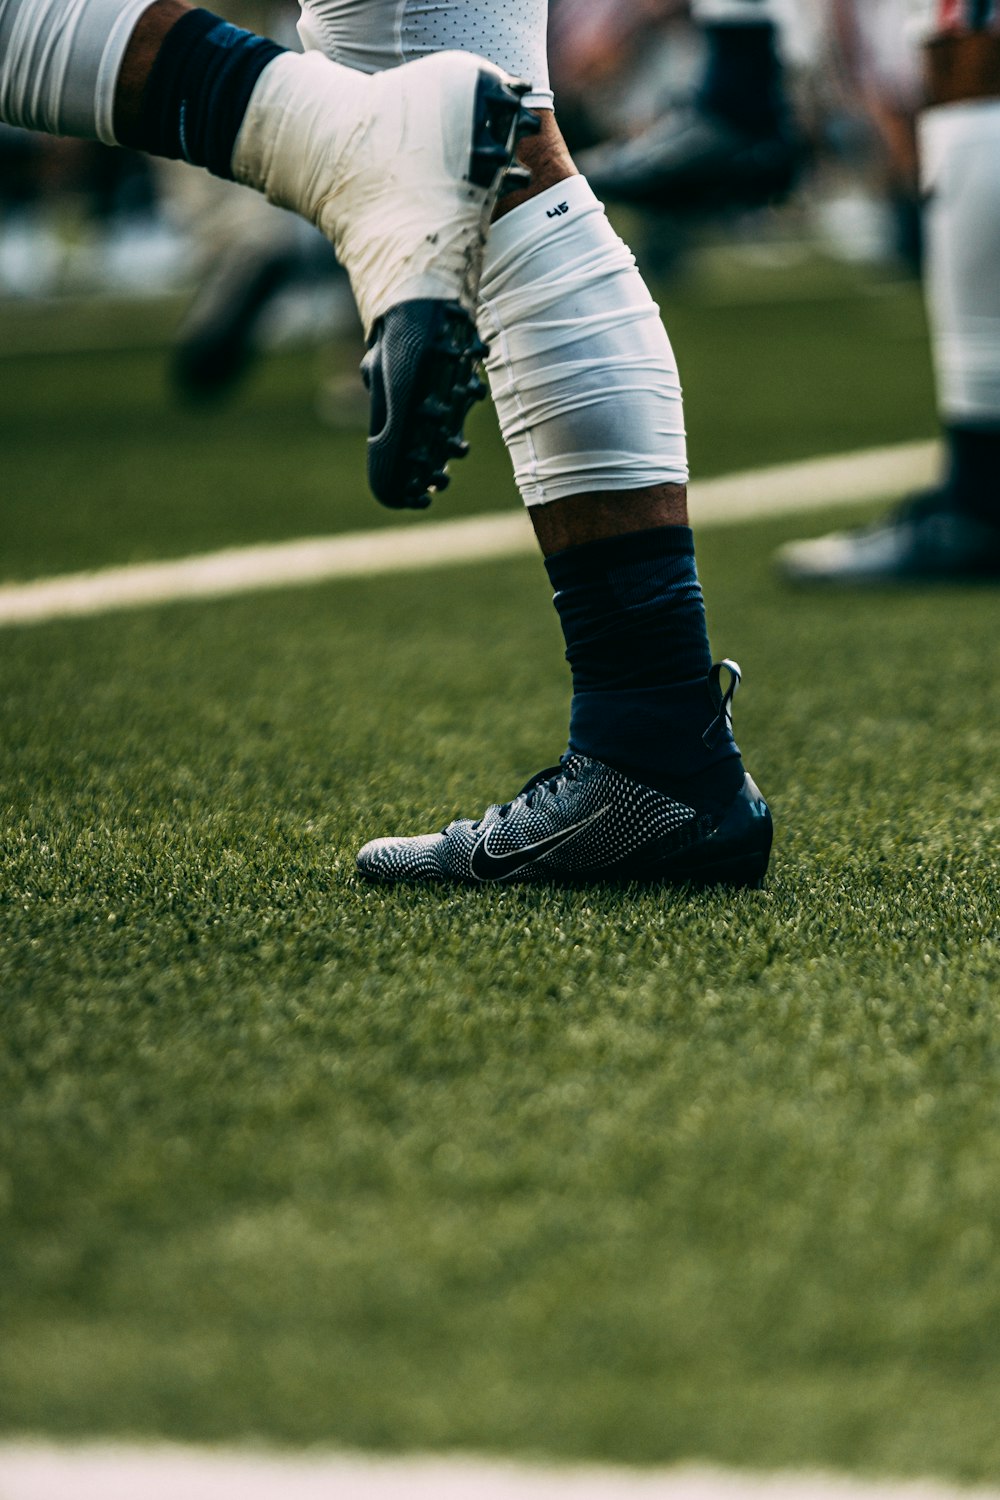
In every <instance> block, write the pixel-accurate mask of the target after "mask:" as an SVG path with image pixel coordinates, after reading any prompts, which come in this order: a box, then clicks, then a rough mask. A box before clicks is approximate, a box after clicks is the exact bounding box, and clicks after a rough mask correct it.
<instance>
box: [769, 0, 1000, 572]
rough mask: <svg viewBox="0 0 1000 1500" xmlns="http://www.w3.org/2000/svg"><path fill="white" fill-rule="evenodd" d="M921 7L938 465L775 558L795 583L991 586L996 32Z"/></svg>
mask: <svg viewBox="0 0 1000 1500" xmlns="http://www.w3.org/2000/svg"><path fill="white" fill-rule="evenodd" d="M920 9H921V11H922V12H924V13H925V14H926V21H927V23H929V25H930V26H931V27H932V28H933V30H932V34H931V35H930V36H929V38H928V40H927V43H926V75H927V86H928V98H929V104H928V107H927V108H926V109H925V110H924V111H923V114H922V116H921V119H920V122H919V124H920V149H921V158H922V161H921V175H922V179H923V185H924V189H925V195H926V202H927V207H926V211H925V238H926V266H925V292H926V297H927V305H928V312H929V315H930V322H931V330H932V338H933V349H934V358H935V374H936V382H937V395H938V409H939V412H940V416H941V422H942V426H943V428H944V434H945V440H946V444H947V457H948V462H947V466H946V471H945V475H944V478H943V480H942V482H941V484H940V485H938V486H937V487H935V488H934V489H933V490H930V491H928V492H926V493H924V494H920V495H916V496H913V497H911V498H910V499H908V500H906V501H904V502H903V504H902V505H901V506H899V507H898V509H897V510H895V511H894V512H892V513H891V514H890V515H889V516H888V517H886V518H885V519H884V520H883V521H880V522H878V523H876V524H875V525H874V526H871V527H865V528H863V529H860V530H857V531H852V532H842V533H836V534H834V535H832V536H825V537H819V538H816V539H814V540H811V541H807V542H795V543H791V544H789V545H788V546H787V547H785V548H784V549H782V552H781V553H780V554H779V564H780V566H781V567H782V569H783V571H784V572H785V573H787V574H788V575H789V576H790V577H792V578H794V579H795V580H797V581H799V582H833V583H866V582H873V583H878V582H886V581H889V582H892V581H899V582H906V581H907V580H909V579H916V580H919V579H927V578H938V579H945V580H947V579H950V578H966V577H980V578H988V579H1000V31H998V30H996V29H991V28H990V25H989V23H984V24H983V25H982V26H981V27H976V26H973V25H972V24H971V22H972V21H973V20H975V18H976V16H977V15H979V14H981V12H982V9H983V8H982V7H977V6H975V5H971V4H970V5H968V6H966V7H963V6H960V5H949V6H948V7H947V10H946V11H945V10H944V9H943V8H941V7H939V6H935V7H933V8H932V7H929V6H927V5H923V4H922V5H921V7H920ZM945 16H946V17H947V21H948V29H944V28H943V27H941V26H940V24H939V22H940V19H941V18H942V17H945ZM994 27H995V23H994Z"/></svg>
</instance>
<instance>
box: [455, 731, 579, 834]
mask: <svg viewBox="0 0 1000 1500" xmlns="http://www.w3.org/2000/svg"><path fill="white" fill-rule="evenodd" d="M579 774H580V763H579V761H577V760H576V758H575V757H574V756H572V755H570V753H569V752H568V751H567V752H566V754H565V755H564V756H563V758H562V760H561V761H560V762H559V764H558V765H557V766H549V767H547V768H546V770H544V771H539V772H538V774H537V775H536V776H532V778H531V780H530V781H529V782H528V783H527V784H526V785H525V786H523V787H522V788H521V790H520V791H519V792H518V794H517V796H516V797H512V798H511V800H510V801H509V802H502V803H497V802H495V803H493V804H492V806H490V807H488V808H487V809H486V811H485V812H484V813H483V815H482V817H481V818H479V819H477V821H476V822H475V823H473V825H472V828H473V832H475V831H476V830H478V829H479V828H481V827H482V825H483V824H484V823H487V822H489V821H490V820H491V819H494V818H506V817H508V816H509V815H510V812H511V810H512V809H513V808H514V807H516V806H517V805H518V803H521V804H523V805H524V806H525V807H528V808H535V807H539V806H541V804H542V803H543V802H544V801H545V799H546V797H549V796H555V794H556V793H557V792H561V791H562V790H563V789H564V788H565V787H566V786H568V784H569V783H570V782H571V781H575V780H576V779H577V777H578V776H579ZM451 826H453V825H451V824H449V827H451ZM444 832H445V833H447V832H448V829H447V828H446V829H445V830H444Z"/></svg>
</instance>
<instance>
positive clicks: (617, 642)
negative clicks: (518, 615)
mask: <svg viewBox="0 0 1000 1500" xmlns="http://www.w3.org/2000/svg"><path fill="white" fill-rule="evenodd" d="M546 568H547V569H548V574H549V578H550V580H551V582H552V586H553V588H554V589H555V591H556V593H555V606H556V609H557V610H558V612H559V618H560V621H561V623H562V627H563V634H564V636H565V638H566V659H567V661H568V662H569V664H570V667H571V668H572V671H573V706H572V712H571V719H570V749H571V750H574V751H576V752H578V753H579V754H582V755H589V756H592V757H593V758H594V759H595V760H600V761H603V762H604V763H605V764H606V765H611V766H615V767H616V768H617V769H618V770H621V771H624V772H626V774H628V775H631V776H634V777H635V778H636V780H639V781H642V782H644V783H645V784H646V785H649V786H656V787H662V788H663V789H664V790H676V789H677V787H678V785H679V784H680V783H690V782H691V781H692V779H695V780H697V783H698V787H699V795H700V796H701V798H702V801H708V802H715V801H718V802H719V803H724V802H725V801H727V800H729V799H731V798H732V797H733V796H735V794H736V792H737V791H738V790H739V787H740V785H741V784H742V780H743V769H742V766H741V764H740V760H739V750H738V749H737V747H736V744H735V742H734V740H733V737H732V734H731V733H730V732H729V730H728V728H726V727H725V726H723V727H722V729H721V730H720V732H719V733H718V735H716V736H715V737H714V738H713V742H712V744H711V746H708V745H706V744H705V741H704V738H703V736H704V734H705V732H706V730H708V728H709V726H710V725H711V723H712V721H713V719H714V718H715V716H716V715H717V714H718V711H719V697H718V690H717V688H715V689H713V687H712V686H711V685H710V683H709V680H708V674H709V670H710V668H711V663H712V658H711V652H710V651H709V645H708V632H707V629H706V625H705V605H704V600H703V598H702V592H701V585H700V584H699V582H698V574H697V569H696V567H695V558H694V539H693V537H692V535H691V531H690V529H689V528H688V527H686V526H662V527H657V528H655V529H654V530H651V531H640V532H631V533H629V534H627V535H625V536H617V537H610V538H608V539H606V540H604V541H599V542H588V543H585V544H584V545H582V546H579V547H569V548H567V549H566V551H564V552H557V553H556V554H555V555H554V556H553V557H550V558H548V559H547V560H546Z"/></svg>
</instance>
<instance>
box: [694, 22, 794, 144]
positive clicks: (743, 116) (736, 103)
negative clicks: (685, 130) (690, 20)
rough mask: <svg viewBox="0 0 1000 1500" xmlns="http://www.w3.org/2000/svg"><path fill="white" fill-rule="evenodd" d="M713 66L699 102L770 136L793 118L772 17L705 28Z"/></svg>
mask: <svg viewBox="0 0 1000 1500" xmlns="http://www.w3.org/2000/svg"><path fill="white" fill-rule="evenodd" d="M704 33H705V40H706V42H707V44H708V65H707V67H706V70H705V76H704V78H703V80H702V84H701V88H700V89H699V91H698V104H699V105H700V107H701V108H702V109H703V110H705V112H706V113H707V114H710V115H716V116H717V117H718V118H720V119H723V120H725V121H726V122H727V124H730V125H735V126H737V127H738V128H739V129H741V130H746V131H749V132H750V133H751V134H753V135H766V134H768V133H769V132H770V131H773V130H775V129H777V128H779V127H780V126H782V125H784V124H785V122H786V120H787V117H788V102H787V100H786V98H785V85H784V68H783V66H782V62H781V57H780V55H779V52H778V43H777V33H776V31H775V28H774V26H773V24H772V23H771V22H770V21H754V22H752V23H748V24H741V23H739V22H736V23H728V24H726V23H721V24H719V25H715V26H705V27H704Z"/></svg>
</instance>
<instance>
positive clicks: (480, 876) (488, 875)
mask: <svg viewBox="0 0 1000 1500" xmlns="http://www.w3.org/2000/svg"><path fill="white" fill-rule="evenodd" d="M608 810H609V809H608V808H607V807H601V808H598V810H597V812H595V813H591V815H590V817H589V818H584V820H583V822H582V823H574V824H573V825H572V827H571V828H560V829H559V831H558V833H550V834H549V835H548V837H547V838H544V839H539V840H538V842H537V843H535V844H526V845H525V846H524V848H522V849H512V850H511V852H510V853H509V854H491V853H490V850H489V838H490V834H491V833H492V832H493V826H494V825H492V824H491V825H490V827H489V828H487V830H486V832H485V833H484V834H483V836H482V838H481V839H480V840H479V842H478V843H477V844H476V846H475V848H474V849H473V851H472V856H471V858H470V861H469V869H470V871H471V873H472V874H473V875H474V876H475V877H476V879H477V880H505V879H506V878H507V877H508V876H509V875H515V874H516V873H517V871H518V870H523V869H524V867H525V866H526V865H532V864H534V863H535V861H536V860H539V859H541V857H542V855H543V854H548V853H550V852H551V851H552V850H553V849H558V848H559V847H560V845H561V844H568V843H569V841H570V839H572V838H575V837H576V835H577V834H578V833H582V832H583V830H584V829H585V828H589V827H590V825H591V823H596V822H597V820H598V818H603V817H604V814H605V813H606V812H608Z"/></svg>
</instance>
